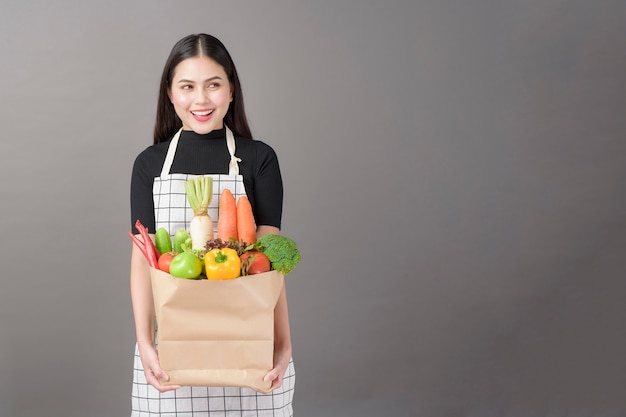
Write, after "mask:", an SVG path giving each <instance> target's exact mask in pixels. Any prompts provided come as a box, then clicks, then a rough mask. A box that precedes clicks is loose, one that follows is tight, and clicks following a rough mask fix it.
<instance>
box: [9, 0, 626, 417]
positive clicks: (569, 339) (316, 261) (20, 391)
mask: <svg viewBox="0 0 626 417" xmlns="http://www.w3.org/2000/svg"><path fill="white" fill-rule="evenodd" d="M625 19H626V6H625V3H624V2H622V1H610V0H597V1H582V0H580V1H573V0H572V1H565V0H551V1H544V0H541V1H521V0H519V1H514V0H504V1H502V0H500V1H497V0H475V1H460V0H459V1H447V0H405V1H401V0H389V1H385V2H383V1H379V2H377V1H363V0H338V1H327V0H319V1H318V0H316V1H309V2H303V1H295V2H294V1H288V0H269V1H263V2H260V1H257V2H253V1H230V2H219V3H218V2H215V3H213V2H208V1H180V2H171V1H146V0H143V1H128V2H121V1H113V2H79V1H69V0H61V1H56V2H44V1H33V2H17V1H4V2H3V3H2V5H1V6H0V38H2V42H1V43H0V53H1V56H2V65H0V94H1V97H2V100H1V102H0V129H1V131H2V138H1V142H0V157H1V162H0V176H1V180H0V192H1V194H0V195H1V197H0V198H1V199H2V204H1V205H0V214H1V219H2V220H1V223H0V227H1V231H2V240H1V242H2V243H1V245H2V246H1V251H0V268H1V269H0V271H1V272H0V275H1V277H2V288H1V290H0V335H1V339H0V416H9V417H13V416H15V417H17V416H24V417H26V416H28V417H30V416H44V415H45V416H63V417H70V416H81V417H82V416H91V417H100V416H102V417H104V416H128V415H129V413H130V388H131V377H132V375H131V367H132V357H131V356H132V352H133V347H134V328H133V323H132V315H131V307H130V296H129V291H128V267H129V253H130V247H131V246H130V244H131V242H130V239H129V238H128V236H127V235H126V231H127V230H128V229H129V227H130V222H131V219H130V216H129V203H128V200H129V179H130V170H131V166H132V162H133V160H134V158H135V156H136V154H137V153H138V152H140V151H141V150H143V149H144V148H145V147H146V146H148V145H149V144H150V143H151V141H152V139H151V133H152V127H153V119H154V112H155V106H156V93H157V84H158V79H159V76H160V72H161V70H162V67H163V64H164V62H165V59H166V57H167V55H168V53H169V50H170V48H171V47H172V46H173V44H174V42H175V41H177V40H178V39H179V38H181V37H182V36H184V35H187V34H189V33H194V32H209V33H212V34H214V35H217V36H218V37H219V38H221V39H222V40H223V41H224V43H225V44H226V46H227V47H228V48H229V50H230V51H231V53H232V55H233V57H234V59H235V62H236V64H237V66H238V70H239V73H240V76H241V79H242V83H243V87H244V94H245V100H246V106H247V109H248V115H249V118H250V122H251V125H252V130H253V132H254V134H255V136H256V137H257V138H259V139H261V140H264V141H266V142H268V143H269V144H271V145H272V146H273V147H274V148H275V150H276V151H277V153H278V155H279V158H280V161H281V167H282V170H283V175H284V181H285V187H286V197H285V206H284V208H285V210H284V211H285V215H284V225H283V226H284V227H283V232H284V233H285V234H286V235H288V236H290V237H292V238H294V239H295V240H297V241H298V243H299V244H300V247H301V250H302V252H303V261H302V263H301V265H300V266H299V267H298V269H297V270H296V272H294V273H293V275H291V276H289V277H288V280H287V288H288V294H289V303H290V315H291V324H292V332H293V343H294V358H295V360H296V369H297V375H298V376H297V390H296V397H295V401H294V406H295V410H296V416H299V417H305V416H382V415H384V416H428V417H433V416H434V417H438V416H471V417H482V416H485V417H487V416H489V417H490V416H494V417H502V416H515V417H517V416H555V417H557V416H558V417H561V416H607V417H608V416H624V415H626V400H625V399H624V392H625V390H626V359H625V356H624V354H625V347H626V337H625V332H624V326H623V322H624V317H625V313H626V307H625V306H626V303H625V300H624V299H625V295H626V277H625V272H626V256H625V255H626V228H625V226H626V217H625V213H626V211H625V210H626V196H625V194H624V186H623V184H624V180H625V178H626V164H625V160H626V142H625V140H626V134H625V132H626V118H625V117H624V114H625V111H626V76H625V74H626V55H625V51H626V31H624V29H623V23H624V21H626V20H625Z"/></svg>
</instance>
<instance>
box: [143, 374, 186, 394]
mask: <svg viewBox="0 0 626 417" xmlns="http://www.w3.org/2000/svg"><path fill="white" fill-rule="evenodd" d="M169 379H170V378H169V376H168V375H167V374H166V373H165V372H163V370H159V374H158V376H157V374H155V373H154V372H146V381H147V382H148V383H149V384H150V385H152V386H153V387H154V388H156V389H157V390H158V391H159V392H166V391H173V390H175V389H178V388H180V385H165V384H162V382H167V381H169Z"/></svg>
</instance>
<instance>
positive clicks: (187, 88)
mask: <svg viewBox="0 0 626 417" xmlns="http://www.w3.org/2000/svg"><path fill="white" fill-rule="evenodd" d="M181 88H182V89H183V90H191V89H192V86H191V85H190V84H185V85H183V86H182V87H181Z"/></svg>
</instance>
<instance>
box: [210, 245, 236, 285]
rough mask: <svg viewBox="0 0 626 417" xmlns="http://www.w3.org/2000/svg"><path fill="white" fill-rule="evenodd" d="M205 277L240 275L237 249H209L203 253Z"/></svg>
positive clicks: (222, 277)
mask: <svg viewBox="0 0 626 417" xmlns="http://www.w3.org/2000/svg"><path fill="white" fill-rule="evenodd" d="M204 265H205V270H206V277H207V279H212V280H216V279H234V278H237V277H238V276H239V275H241V262H240V261H239V255H237V251H236V250H234V249H231V248H223V249H211V250H210V251H208V252H207V253H206V255H204Z"/></svg>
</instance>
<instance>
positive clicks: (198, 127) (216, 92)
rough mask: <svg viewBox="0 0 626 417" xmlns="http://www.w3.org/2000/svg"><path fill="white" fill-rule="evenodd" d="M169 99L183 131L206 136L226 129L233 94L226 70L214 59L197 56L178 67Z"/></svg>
mask: <svg viewBox="0 0 626 417" xmlns="http://www.w3.org/2000/svg"><path fill="white" fill-rule="evenodd" d="M169 97H170V100H171V101H172V104H173V105H174V109H175V110H176V114H177V115H178V117H179V118H180V120H181V121H182V122H183V129H184V130H193V131H194V132H196V133H200V134H204V133H209V132H211V131H213V130H216V129H222V128H223V127H224V117H225V116H226V112H227V111H228V107H229V105H230V102H231V101H232V100H233V92H232V87H231V85H230V83H229V82H228V77H227V76H226V73H225V72H224V68H222V66H221V65H220V64H218V63H217V62H215V61H214V60H212V59H211V58H208V57H206V56H197V57H193V58H188V59H185V60H184V61H181V62H180V63H179V64H178V65H177V66H176V68H175V69H174V77H173V78H172V84H171V86H170V89H169Z"/></svg>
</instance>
